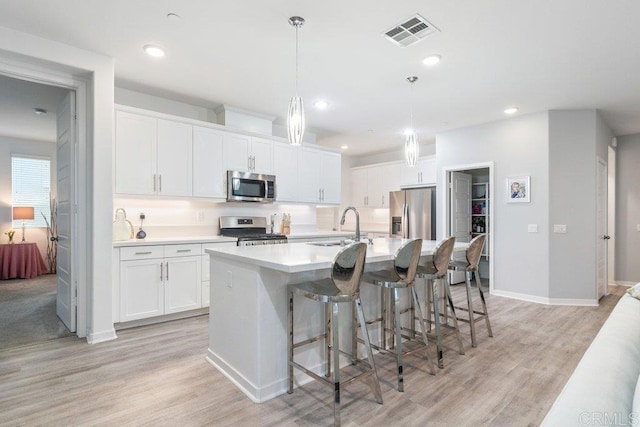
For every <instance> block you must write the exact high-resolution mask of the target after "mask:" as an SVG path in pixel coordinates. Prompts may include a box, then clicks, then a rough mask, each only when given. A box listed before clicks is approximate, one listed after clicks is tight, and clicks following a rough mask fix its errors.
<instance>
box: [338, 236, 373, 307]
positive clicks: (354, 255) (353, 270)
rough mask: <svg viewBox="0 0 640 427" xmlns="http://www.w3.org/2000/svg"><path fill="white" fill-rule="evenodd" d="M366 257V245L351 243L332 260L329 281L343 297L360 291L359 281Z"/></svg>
mask: <svg viewBox="0 0 640 427" xmlns="http://www.w3.org/2000/svg"><path fill="white" fill-rule="evenodd" d="M366 256H367V245H366V243H358V242H356V243H351V244H350V245H348V246H346V247H345V248H344V249H342V250H341V251H340V252H338V255H336V257H335V258H334V260H333V269H332V270H331V280H333V283H335V285H336V287H337V288H338V289H340V292H341V293H342V294H343V295H353V294H357V293H358V292H359V291H360V279H361V278H362V272H363V271H364V260H365V258H366Z"/></svg>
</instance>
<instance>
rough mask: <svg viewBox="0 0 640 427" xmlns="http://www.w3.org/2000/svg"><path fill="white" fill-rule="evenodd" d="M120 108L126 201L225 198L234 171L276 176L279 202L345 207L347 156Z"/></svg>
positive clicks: (118, 151) (121, 188) (118, 174)
mask: <svg viewBox="0 0 640 427" xmlns="http://www.w3.org/2000/svg"><path fill="white" fill-rule="evenodd" d="M120 108H121V109H118V110H116V143H115V160H116V165H115V192H116V193H118V194H131V195H156V196H191V197H207V198H215V199H225V198H226V195H227V188H226V186H227V183H226V176H227V173H226V172H227V170H234V171H241V172H253V173H263V174H270V175H271V174H273V175H275V176H276V201H279V202H306V203H314V204H322V203H325V204H340V194H341V185H342V184H341V183H342V181H341V171H342V166H341V155H340V154H339V153H336V152H333V151H328V150H323V149H322V148H309V147H307V146H303V147H293V146H291V145H289V144H286V143H284V142H281V141H280V140H277V139H278V138H272V139H270V138H269V137H259V136H251V135H245V134H243V133H236V132H229V131H227V130H225V129H224V128H221V127H220V126H217V125H213V124H207V123H204V122H198V123H195V121H193V120H188V119H180V118H177V117H176V119H175V120H171V118H170V117H167V116H166V115H163V114H159V113H153V112H145V111H143V110H138V109H135V108H130V107H120ZM138 111H139V113H138Z"/></svg>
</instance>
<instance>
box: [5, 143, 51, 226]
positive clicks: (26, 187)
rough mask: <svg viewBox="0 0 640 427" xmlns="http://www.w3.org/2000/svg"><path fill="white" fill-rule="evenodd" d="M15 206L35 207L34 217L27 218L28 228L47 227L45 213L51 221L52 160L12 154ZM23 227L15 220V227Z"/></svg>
mask: <svg viewBox="0 0 640 427" xmlns="http://www.w3.org/2000/svg"><path fill="white" fill-rule="evenodd" d="M11 186H12V192H13V206H29V207H33V211H34V215H33V216H34V219H33V220H26V221H25V222H24V223H25V226H26V227H27V228H35V227H46V226H47V223H46V222H45V220H44V218H43V215H44V216H45V217H46V218H47V221H50V218H51V208H50V204H49V197H50V194H51V160H49V159H45V158H41V157H26V156H17V155H12V156H11ZM20 227H22V220H14V221H13V228H20Z"/></svg>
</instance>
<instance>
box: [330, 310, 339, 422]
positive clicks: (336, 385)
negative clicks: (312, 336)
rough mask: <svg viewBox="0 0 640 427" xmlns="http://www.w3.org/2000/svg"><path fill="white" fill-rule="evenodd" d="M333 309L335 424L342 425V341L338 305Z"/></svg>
mask: <svg viewBox="0 0 640 427" xmlns="http://www.w3.org/2000/svg"><path fill="white" fill-rule="evenodd" d="M331 305H332V309H331V323H332V325H331V344H332V347H333V366H334V369H333V424H334V425H335V426H339V425H340V341H339V330H338V328H337V327H336V325H337V324H338V304H337V303H333V304H331Z"/></svg>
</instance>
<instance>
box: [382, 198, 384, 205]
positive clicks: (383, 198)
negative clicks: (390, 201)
mask: <svg viewBox="0 0 640 427" xmlns="http://www.w3.org/2000/svg"><path fill="white" fill-rule="evenodd" d="M382 206H384V195H383V196H382Z"/></svg>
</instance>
